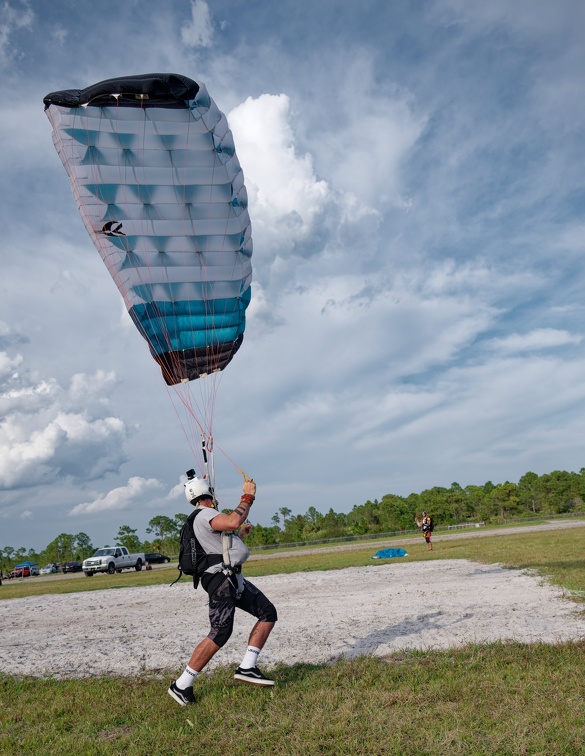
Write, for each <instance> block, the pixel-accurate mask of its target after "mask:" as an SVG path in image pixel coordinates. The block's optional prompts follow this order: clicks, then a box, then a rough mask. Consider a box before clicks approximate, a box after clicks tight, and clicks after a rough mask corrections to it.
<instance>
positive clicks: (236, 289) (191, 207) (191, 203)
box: [44, 74, 252, 385]
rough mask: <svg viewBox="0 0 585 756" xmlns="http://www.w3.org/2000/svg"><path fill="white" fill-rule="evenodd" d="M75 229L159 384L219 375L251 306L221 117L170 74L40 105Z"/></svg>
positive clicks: (201, 91) (247, 261)
mask: <svg viewBox="0 0 585 756" xmlns="http://www.w3.org/2000/svg"><path fill="white" fill-rule="evenodd" d="M44 103H45V112H46V114H47V116H48V118H49V120H50V122H51V125H52V127H53V141H54V144H55V148H56V150H57V152H58V154H59V157H60V158H61V161H62V163H63V165H64V167H65V170H66V171H67V174H68V176H69V180H70V182H71V188H72V190H73V194H74V196H75V199H76V201H77V206H78V209H79V212H80V214H81V217H82V220H83V223H84V224H85V227H86V229H87V232H88V233H89V235H90V237H91V239H92V241H93V243H94V245H95V246H96V248H97V250H98V252H99V253H100V255H101V257H102V259H103V261H104V263H105V264H106V266H107V268H108V270H109V272H110V274H111V276H112V278H113V279H114V281H115V282H116V285H117V286H118V289H119V290H120V293H121V294H122V296H123V298H124V301H125V303H126V307H127V309H128V312H129V313H130V317H131V318H132V320H133V322H134V324H135V325H136V327H137V328H138V330H139V332H140V333H141V334H142V336H143V337H144V338H145V339H146V340H147V341H148V344H149V346H150V351H151V354H152V356H153V357H154V359H155V360H156V361H157V362H158V364H159V365H160V367H161V369H162V373H163V376H164V378H165V381H166V382H167V384H169V385H172V384H177V383H179V382H185V381H190V380H193V379H195V378H199V377H200V376H203V375H207V374H209V373H213V372H216V371H219V370H223V368H225V367H226V365H227V364H228V363H229V362H230V360H231V359H232V357H233V356H234V354H235V353H236V351H237V350H238V349H239V347H240V345H241V343H242V339H243V334H244V328H245V312H246V307H247V306H248V304H249V302H250V283H251V280H252V265H251V256H252V238H251V227H250V218H249V215H248V210H247V204H248V202H247V194H246V188H245V186H244V176H243V172H242V169H241V167H240V164H239V162H238V158H237V156H236V153H235V148H234V141H233V137H232V134H231V131H230V130H229V128H228V124H227V120H226V118H225V116H224V115H223V114H222V113H221V112H220V111H219V110H218V108H217V106H216V104H215V103H214V101H213V100H212V99H211V97H210V96H209V94H208V93H207V90H206V88H205V86H204V85H203V84H201V83H196V82H195V81H193V80H192V79H189V78H187V77H185V76H181V75H178V74H144V75H139V76H128V77H122V78H117V79H109V80H107V81H102V82H99V83H98V84H94V85H93V86H90V87H87V88H85V89H69V90H64V91H61V92H53V93H51V94H48V95H47V96H46V97H45V98H44Z"/></svg>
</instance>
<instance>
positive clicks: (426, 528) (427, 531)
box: [414, 511, 435, 551]
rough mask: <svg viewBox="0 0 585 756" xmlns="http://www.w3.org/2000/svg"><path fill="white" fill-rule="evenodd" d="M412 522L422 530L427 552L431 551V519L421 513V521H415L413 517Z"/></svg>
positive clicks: (432, 526) (432, 527)
mask: <svg viewBox="0 0 585 756" xmlns="http://www.w3.org/2000/svg"><path fill="white" fill-rule="evenodd" d="M414 521H415V522H416V524H417V525H418V527H419V528H421V529H422V532H423V535H424V537H425V541H426V542H427V546H428V549H429V551H432V550H433V544H432V542H431V532H432V531H433V530H434V529H435V528H434V525H433V518H432V517H429V515H428V514H427V513H426V512H424V511H423V512H422V520H417V519H416V517H415V518H414Z"/></svg>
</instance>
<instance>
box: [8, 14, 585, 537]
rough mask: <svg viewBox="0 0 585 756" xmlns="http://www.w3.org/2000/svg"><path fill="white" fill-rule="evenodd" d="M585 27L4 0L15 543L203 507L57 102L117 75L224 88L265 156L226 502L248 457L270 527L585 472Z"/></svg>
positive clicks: (230, 383)
mask: <svg viewBox="0 0 585 756" xmlns="http://www.w3.org/2000/svg"><path fill="white" fill-rule="evenodd" d="M162 8H164V10H162ZM584 31H585V5H584V4H583V3H581V2H579V0H557V2H555V3H551V2H549V0H516V2H514V3H510V2H509V1H508V0H492V1H491V2H490V3H485V0H411V1H410V2H409V1H408V0H395V2H392V3H388V2H387V0H362V2H360V3H355V2H351V1H350V0H343V1H342V0H320V2H314V1H312V2H309V1H308V0H294V2H292V0H281V2H279V3H277V4H276V3H268V2H261V1H260V0H248V2H246V3H242V2H237V1H236V0H208V2H205V1H204V0H195V2H191V0H166V2H165V3H164V4H163V5H161V3H160V2H155V1H154V0H123V1H122V2H121V1H120V0H100V2H99V3H96V2H89V0H53V2H51V3H45V2H34V1H33V0H30V1H28V2H27V1H26V0H3V1H2V2H1V4H0V69H1V76H0V96H1V100H0V102H1V105H0V108H1V112H2V117H1V119H0V150H1V168H2V170H1V171H0V192H1V196H2V202H1V205H0V222H1V226H2V229H3V234H2V236H1V237H0V266H1V267H0V548H1V547H4V546H9V545H10V546H13V547H15V548H18V547H21V546H23V547H25V548H27V549H29V548H35V549H41V548H43V547H44V546H46V545H47V544H48V543H49V542H50V541H51V540H53V539H54V538H55V537H57V536H58V535H59V534H60V533H71V534H76V533H79V532H84V533H86V534H88V535H89V536H90V538H91V540H92V541H93V543H94V545H96V546H100V545H103V544H105V543H112V542H113V541H114V540H115V536H116V533H117V532H118V529H119V527H120V526H122V525H129V526H130V527H132V528H134V529H136V530H137V534H138V536H139V537H140V538H145V537H147V533H146V528H147V526H148V523H149V521H150V520H151V519H152V518H153V517H154V516H156V515H160V514H164V515H167V516H169V517H173V516H174V515H175V514H176V513H179V512H186V511H187V510H188V509H189V505H188V504H187V502H186V501H185V498H184V496H183V483H184V481H185V471H186V470H188V469H189V468H191V467H193V452H192V440H191V441H190V440H189V438H188V433H187V434H186V433H185V432H184V429H183V424H182V421H181V420H180V418H179V417H178V416H177V412H176V411H175V405H174V404H173V401H172V400H171V397H170V396H169V392H168V390H167V388H166V386H165V384H164V382H163V380H162V378H161V375H160V371H159V369H158V367H157V365H156V364H155V363H154V361H153V360H152V358H151V357H150V354H149V351H148V348H147V345H146V343H145V342H144V341H143V340H142V338H141V337H140V335H139V334H138V332H137V331H136V330H135V329H134V326H133V325H132V323H131V322H130V320H129V317H128V315H127V314H126V313H125V310H124V307H123V304H122V301H121V298H120V296H119V294H118V291H117V289H116V287H115V286H114V284H113V282H112V280H111V279H110V276H109V274H108V273H107V270H106V268H105V266H104V265H103V263H102V261H101V260H100V258H99V255H98V254H97V252H96V250H95V249H94V247H93V245H92V243H91V241H90V239H89V237H88V236H87V234H86V232H85V229H84V227H83V225H82V222H81V219H80V218H79V216H78V213H77V209H76V207H75V202H74V199H73V196H72V194H71V190H70V187H69V182H68V180H67V176H66V174H65V171H64V170H63V167H62V165H61V163H60V161H59V158H58V156H57V154H56V152H55V150H54V148H53V144H52V140H51V128H50V124H49V122H48V120H47V118H46V116H45V115H44V112H43V97H44V96H45V95H46V94H48V93H49V92H53V91H56V90H61V89H70V88H83V87H85V86H89V85H91V84H93V83H95V82H98V81H101V80H104V79H108V78H112V77H116V76H125V75H131V74H139V73H150V72H176V73H181V74H184V75H186V76H188V77H190V78H192V79H194V80H195V81H198V82H201V83H204V84H205V85H206V87H207V89H208V90H209V93H210V94H211V96H212V97H213V99H214V100H215V101H216V103H217V104H218V106H219V108H220V110H222V111H223V112H224V113H225V114H226V115H227V118H228V122H229V124H230V127H231V129H232V132H233V134H234V139H235V143H236V150H237V153H238V156H239V160H240V163H241V165H242V167H243V170H244V174H245V179H246V186H247V189H248V195H249V212H250V216H251V220H252V232H253V238H254V256H253V261H252V262H253V267H254V280H253V284H252V303H251V305H250V307H249V309H248V318H247V326H246V333H245V338H244V344H243V346H242V348H241V349H240V351H239V352H238V354H237V355H236V356H235V357H234V359H233V361H232V363H231V364H230V365H229V366H228V368H227V369H226V370H225V371H224V372H223V373H222V374H221V381H220V382H219V386H218V392H217V399H216V405H215V420H214V439H215V443H216V448H217V449H219V450H221V451H216V454H215V459H216V484H217V490H218V494H219V496H220V501H221V502H222V504H223V505H224V506H234V505H235V503H236V501H237V500H238V496H239V493H238V492H239V490H240V488H241V483H242V477H241V475H240V473H239V472H238V471H237V468H241V469H242V470H244V471H245V472H246V473H247V474H248V475H250V476H252V477H253V478H254V479H255V480H256V482H257V485H258V495H257V499H256V502H255V504H254V507H253V509H252V512H251V516H250V519H251V521H252V522H253V523H254V522H255V523H261V524H263V525H270V524H271V518H272V516H273V515H274V514H275V513H276V512H277V511H278V510H279V509H281V508H283V507H285V508H287V509H290V510H291V511H292V512H293V514H304V513H306V512H307V510H308V509H309V507H311V506H314V507H316V509H317V510H318V511H320V512H323V513H324V512H326V511H328V510H329V509H330V508H333V509H334V510H335V511H337V512H348V511H350V510H351V509H352V507H353V506H355V505H360V504H363V503H364V502H365V501H366V500H368V499H370V500H374V499H381V498H382V496H384V495H385V494H387V493H394V494H398V495H402V496H407V495H408V494H410V493H412V492H420V491H422V490H424V489H426V488H430V487H432V486H446V487H449V486H450V485H451V484H452V483H453V482H455V481H456V482H458V483H459V484H460V485H462V486H466V485H470V484H474V485H481V484H483V483H485V482H486V481H488V480H491V481H493V482H494V483H499V482H504V481H506V480H510V481H517V480H519V478H520V477H521V476H522V475H523V474H524V473H525V472H527V471H533V472H536V473H537V474H543V473H546V472H550V471H552V470H575V471H578V470H580V469H581V468H582V467H584V466H585V455H584V454H583V428H584V427H585V383H584V381H583V377H584V376H585V342H584V339H583V336H584V330H583V311H584V301H585V298H584V295H583V289H584V286H585V270H584V268H585V258H584V254H583V253H584V252H585V215H584V212H583V211H584V209H585V186H584V176H585V165H584V163H585V151H584V149H583V144H584V137H585V133H584V132H585V117H584V116H585V92H584V89H585V83H584V82H585V80H584V78H583V71H584V70H585V46H584V45H583V33H584Z"/></svg>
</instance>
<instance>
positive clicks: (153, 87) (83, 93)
mask: <svg viewBox="0 0 585 756" xmlns="http://www.w3.org/2000/svg"><path fill="white" fill-rule="evenodd" d="M198 91H199V85H198V84H197V83H196V82H195V81H193V79H189V78H187V76H181V74H172V73H171V74H169V73H153V74H138V75H137V76H120V77H118V78H116V79H106V80H105V81H100V82H98V83H97V84H92V85H91V86H89V87H85V89H63V90H61V91H60V92H51V93H50V94H48V95H47V96H46V97H44V98H43V102H44V103H45V108H48V107H49V105H63V106H65V107H69V108H76V107H79V106H80V105H94V106H96V107H104V106H106V105H113V104H114V102H115V100H114V98H113V97H112V95H120V96H119V97H118V98H117V101H118V106H123V107H126V108H144V107H146V108H148V107H157V108H184V107H185V100H192V99H193V98H194V97H195V95H196V94H197V92H198Z"/></svg>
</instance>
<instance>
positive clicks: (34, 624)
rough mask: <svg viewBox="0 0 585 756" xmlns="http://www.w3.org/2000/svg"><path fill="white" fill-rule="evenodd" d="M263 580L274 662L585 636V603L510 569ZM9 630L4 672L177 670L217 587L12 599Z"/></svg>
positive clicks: (424, 566)
mask: <svg viewBox="0 0 585 756" xmlns="http://www.w3.org/2000/svg"><path fill="white" fill-rule="evenodd" d="M508 532H509V531H508ZM457 535H459V534H457ZM446 537H448V536H446ZM418 540H420V539H418ZM394 543H395V542H393V545H394ZM372 545H374V544H372ZM360 546H361V547H363V544H361V545H360ZM372 553H373V552H372ZM253 582H254V583H255V584H256V585H258V587H259V588H261V589H262V590H263V591H264V592H265V593H266V594H267V596H269V597H270V598H271V600H272V601H273V602H274V603H275V604H276V606H277V609H278V614H279V622H278V623H277V624H276V627H275V629H274V632H273V634H272V636H271V638H270V639H269V642H268V644H267V646H266V648H265V649H264V651H263V652H262V656H261V662H262V666H264V667H268V668H269V667H270V666H271V665H272V664H275V663H277V662H283V663H285V664H294V663H295V662H300V661H303V662H313V663H320V662H327V661H330V660H334V659H336V658H339V656H341V655H345V656H346V657H355V656H359V655H362V654H368V655H371V654H374V655H378V656H382V655H385V654H388V653H390V652H392V651H397V650H400V649H405V648H420V649H432V648H438V649H444V648H449V647H454V646H459V645H462V644H466V643H469V642H478V643H481V642H487V641H496V640H517V641H522V642H526V643H530V642H535V641H543V642H547V643H557V642H560V641H566V640H577V639H580V638H583V637H585V619H584V617H583V614H582V607H581V606H580V605H578V604H575V603H573V602H571V601H569V600H568V599H566V598H564V597H563V592H562V591H561V590H560V589H558V588H555V587H552V586H549V585H547V584H545V583H544V582H543V581H542V579H541V578H540V577H538V576H535V575H533V574H530V573H528V572H525V571H517V570H509V569H504V568H502V567H500V566H499V565H481V564H476V563H474V562H471V561H467V560H459V559H458V560H445V561H433V562H412V563H400V561H398V560H397V561H392V562H389V563H387V564H386V563H385V564H376V565H372V566H368V567H351V568H347V569H343V570H335V571H326V572H300V573H294V574H292V575H271V576H267V577H260V578H255V579H254V581H253ZM252 624H253V619H252V618H251V617H249V616H248V615H246V614H244V613H241V612H239V613H238V614H237V616H236V627H235V630H234V634H233V636H232V638H231V639H230V641H229V643H228V644H227V646H226V647H225V648H224V649H222V651H220V652H219V653H218V654H217V656H216V657H215V659H214V660H212V663H211V665H210V668H213V666H214V665H216V664H234V665H237V664H238V663H239V662H240V660H241V658H242V655H243V652H244V650H245V647H246V642H247V636H248V633H249V631H250V628H251V627H252ZM0 627H1V628H2V630H1V631H0V669H1V670H2V671H3V672H5V673H8V674H26V675H34V676H50V677H56V678H65V677H89V676H94V675H119V674H122V675H134V674H138V673H141V672H144V671H151V672H155V671H161V672H162V671H164V672H165V673H166V672H172V671H176V670H178V669H181V668H182V667H183V666H184V664H185V663H186V662H187V661H188V659H189V656H190V654H191V651H192V650H193V647H194V646H195V644H196V643H197V642H198V641H199V640H200V639H201V638H202V637H203V636H204V635H205V634H206V633H207V630H208V622H207V595H206V594H205V593H204V591H203V590H202V589H199V590H197V591H194V590H193V588H192V586H191V585H190V584H189V583H186V582H183V583H180V584H179V583H178V584H177V585H175V586H173V587H170V586H168V585H158V586H146V587H139V588H120V589H116V590H104V591H89V592H87V593H72V594H65V595H46V596H40V597H28V598H22V599H11V600H9V601H8V600H7V601H1V602H0Z"/></svg>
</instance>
